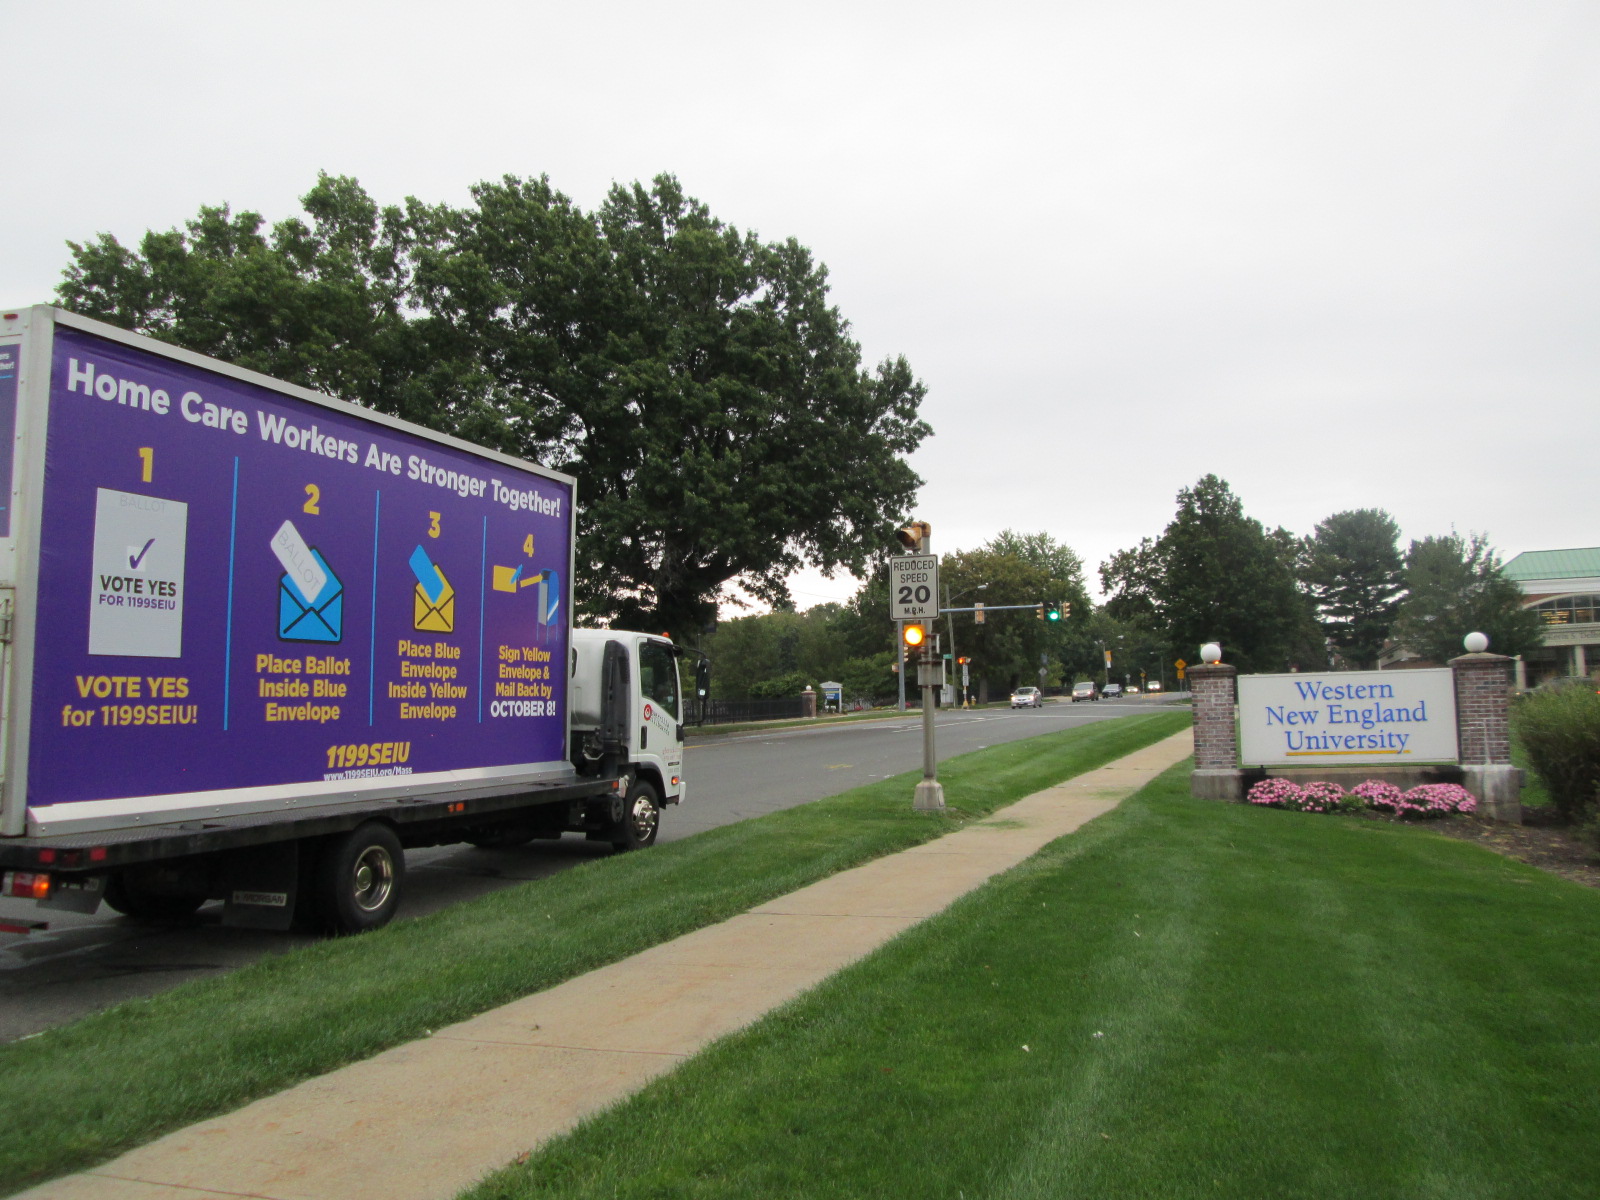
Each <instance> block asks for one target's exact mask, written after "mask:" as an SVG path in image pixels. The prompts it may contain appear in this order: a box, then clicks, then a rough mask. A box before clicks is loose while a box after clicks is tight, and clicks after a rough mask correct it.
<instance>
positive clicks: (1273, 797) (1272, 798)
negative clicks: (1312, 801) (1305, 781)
mask: <svg viewBox="0 0 1600 1200" xmlns="http://www.w3.org/2000/svg"><path fill="white" fill-rule="evenodd" d="M1304 794H1305V793H1303V792H1302V791H1301V790H1300V785H1299V784H1297V783H1290V782H1289V781H1288V780H1287V779H1263V780H1262V781H1261V782H1260V783H1256V784H1252V785H1251V787H1250V790H1249V791H1248V792H1246V793H1245V799H1246V800H1248V801H1250V803H1251V804H1265V805H1266V806H1267V807H1268V808H1297V807H1299V803H1300V798H1301V796H1303V795H1304Z"/></svg>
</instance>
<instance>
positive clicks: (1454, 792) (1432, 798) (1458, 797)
mask: <svg viewBox="0 0 1600 1200" xmlns="http://www.w3.org/2000/svg"><path fill="white" fill-rule="evenodd" d="M1396 811H1397V812H1398V813H1399V815H1400V816H1402V817H1448V816H1449V815H1450V814H1451V813H1470V812H1477V811H1478V801H1477V800H1476V799H1475V798H1474V797H1473V795H1472V793H1471V792H1469V791H1467V789H1466V788H1464V787H1462V786H1461V785H1460V784H1459V783H1423V784H1418V785H1417V786H1416V787H1414V788H1412V789H1411V790H1410V791H1409V792H1406V793H1405V794H1404V795H1402V796H1401V797H1400V801H1399V806H1398V808H1397V809H1396Z"/></svg>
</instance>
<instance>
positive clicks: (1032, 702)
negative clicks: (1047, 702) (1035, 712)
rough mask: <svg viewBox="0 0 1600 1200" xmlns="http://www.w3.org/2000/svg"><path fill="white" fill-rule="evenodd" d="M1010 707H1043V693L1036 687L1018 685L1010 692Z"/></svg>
mask: <svg viewBox="0 0 1600 1200" xmlns="http://www.w3.org/2000/svg"><path fill="white" fill-rule="evenodd" d="M1011 707H1012V708H1043V707H1044V695H1043V694H1042V693H1041V692H1040V691H1039V689H1038V688H1036V687H1019V688H1018V689H1017V690H1016V691H1014V692H1012V693H1011Z"/></svg>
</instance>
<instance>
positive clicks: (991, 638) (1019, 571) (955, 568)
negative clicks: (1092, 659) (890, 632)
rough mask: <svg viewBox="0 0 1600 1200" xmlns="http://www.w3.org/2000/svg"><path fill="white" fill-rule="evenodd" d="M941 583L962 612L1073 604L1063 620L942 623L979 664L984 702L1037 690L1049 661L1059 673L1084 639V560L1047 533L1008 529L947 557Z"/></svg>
mask: <svg viewBox="0 0 1600 1200" xmlns="http://www.w3.org/2000/svg"><path fill="white" fill-rule="evenodd" d="M940 578H941V581H942V582H943V585H944V587H945V589H946V593H947V594H948V596H949V598H950V606H951V607H955V608H965V607H968V606H970V605H973V604H974V603H975V602H977V601H979V600H981V601H983V603H984V605H985V606H988V607H997V606H1000V605H1010V604H1024V605H1037V604H1039V603H1041V602H1042V603H1044V604H1046V605H1055V604H1064V605H1067V606H1068V611H1067V612H1066V614H1065V615H1064V618H1063V619H1062V620H1061V621H1059V622H1055V621H1040V620H1039V619H1038V617H1037V616H1036V614H1035V613H1033V612H1030V611H1026V610H1022V611H1015V610H1014V611H1009V612H995V613H991V614H987V615H986V617H985V620H984V623H983V624H981V625H980V624H978V623H977V622H976V619H975V614H972V613H956V614H952V615H951V616H950V617H947V618H946V619H945V620H943V621H942V622H941V623H940V631H941V632H943V633H946V634H949V633H952V632H953V634H954V637H955V646H956V649H957V651H958V652H959V654H961V655H965V656H968V657H970V658H971V659H972V660H973V663H972V668H971V674H972V677H973V679H974V680H975V681H977V682H976V686H977V687H978V689H979V694H980V697H986V696H987V695H988V692H989V689H991V688H992V689H997V690H1000V689H1006V690H1008V689H1010V688H1014V687H1016V686H1018V685H1019V684H1037V683H1038V682H1039V667H1040V665H1041V661H1042V662H1043V663H1044V665H1045V667H1046V670H1047V671H1050V672H1055V671H1057V670H1058V668H1056V667H1055V664H1056V663H1058V662H1059V661H1060V659H1061V656H1062V651H1063V648H1064V647H1066V646H1067V645H1068V644H1069V643H1070V642H1072V641H1073V639H1074V638H1076V637H1077V636H1078V635H1079V633H1080V631H1081V630H1082V628H1083V627H1084V625H1085V624H1086V623H1087V621H1088V619H1089V613H1090V609H1091V607H1092V606H1091V604H1090V602H1089V595H1088V591H1087V589H1086V588H1085V586H1084V581H1083V562H1082V560H1081V559H1080V558H1079V557H1078V556H1077V554H1075V553H1074V552H1073V551H1072V549H1071V548H1070V547H1068V546H1065V545H1063V544H1061V543H1060V542H1057V541H1056V540H1055V539H1054V538H1052V537H1051V536H1050V535H1049V534H1047V533H1032V534H1023V533H1018V532H1016V531H1014V530H1010V529H1007V530H1003V531H1001V533H999V534H998V535H997V536H995V537H994V538H993V539H991V540H990V541H989V542H988V543H986V544H985V545H983V546H981V547H979V548H978V549H977V550H968V551H958V552H957V553H955V554H950V555H947V556H946V557H945V559H944V563H943V565H942V568H941V576H940ZM947 648H948V647H947Z"/></svg>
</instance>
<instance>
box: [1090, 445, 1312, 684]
mask: <svg viewBox="0 0 1600 1200" xmlns="http://www.w3.org/2000/svg"><path fill="white" fill-rule="evenodd" d="M1293 543H1294V539H1293V538H1292V537H1291V536H1290V535H1289V534H1287V533H1286V532H1284V531H1281V530H1277V531H1274V532H1272V533H1268V532H1267V530H1266V529H1264V528H1263V527H1262V525H1261V522H1259V521H1257V520H1255V519H1254V518H1252V517H1248V516H1246V515H1245V513H1244V506H1243V504H1242V503H1241V502H1240V500H1239V498H1238V497H1237V496H1235V495H1234V494H1233V491H1232V489H1231V488H1230V487H1229V486H1228V484H1227V483H1226V482H1225V481H1224V480H1222V479H1219V478H1218V477H1217V476H1215V475H1207V476H1205V477H1204V478H1202V479H1201V480H1200V481H1199V482H1197V483H1196V484H1195V485H1194V486H1193V487H1189V488H1184V489H1183V490H1181V491H1180V492H1179V493H1178V509H1177V513H1176V514H1175V515H1174V517H1173V519H1172V522H1171V523H1170V524H1169V525H1168V526H1167V528H1166V530H1165V531H1164V532H1163V533H1162V535H1161V536H1160V538H1158V539H1157V540H1156V541H1154V542H1148V541H1147V542H1145V543H1142V544H1141V545H1140V546H1139V547H1138V548H1136V549H1134V550H1131V551H1123V552H1121V553H1120V554H1117V555H1114V556H1113V557H1112V558H1111V559H1109V560H1108V561H1107V562H1106V563H1105V564H1103V565H1102V567H1101V569H1100V576H1101V580H1102V582H1103V584H1104V585H1105V588H1106V591H1107V593H1108V594H1109V595H1110V599H1109V600H1108V602H1107V608H1108V609H1109V610H1110V611H1111V612H1112V614H1113V615H1114V616H1118V617H1120V618H1122V619H1143V620H1147V621H1148V622H1149V625H1148V627H1149V628H1152V629H1156V630H1159V631H1161V632H1163V633H1164V634H1165V635H1166V637H1167V639H1168V644H1169V646H1170V647H1171V648H1173V649H1175V650H1176V651H1178V652H1179V653H1180V654H1181V655H1182V656H1183V657H1184V658H1185V659H1187V660H1188V661H1190V662H1193V661H1194V657H1193V656H1194V654H1195V653H1196V652H1197V651H1198V649H1199V647H1200V645H1201V644H1203V643H1205V642H1208V641H1216V642H1220V643H1221V644H1222V646H1223V650H1224V656H1225V659H1226V661H1228V662H1231V663H1234V664H1235V665H1237V666H1238V667H1240V668H1241V669H1242V670H1247V671H1268V670H1281V669H1282V668H1284V667H1286V666H1288V665H1290V664H1291V662H1294V661H1295V659H1296V657H1297V655H1298V653H1299V651H1300V648H1301V647H1302V646H1303V644H1304V636H1303V635H1304V631H1305V629H1306V627H1307V623H1308V621H1309V608H1308V604H1307V601H1306V599H1305V597H1303V596H1302V595H1301V593H1300V592H1299V590H1298V589H1297V587H1296V586H1295V579H1294V573H1293V571H1292V569H1291V567H1292V561H1293Z"/></svg>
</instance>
